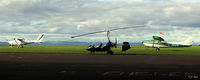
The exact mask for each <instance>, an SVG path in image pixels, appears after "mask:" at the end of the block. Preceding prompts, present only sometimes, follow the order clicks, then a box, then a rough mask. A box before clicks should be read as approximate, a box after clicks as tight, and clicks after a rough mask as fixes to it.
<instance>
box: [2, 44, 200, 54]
mask: <svg viewBox="0 0 200 80" xmlns="http://www.w3.org/2000/svg"><path fill="white" fill-rule="evenodd" d="M86 48H87V46H25V47H24V48H16V47H14V48H10V47H9V46H0V53H1V52H6V53H7V52H15V53H18V52H19V53H52V54H53V53H63V54H90V51H87V50H86ZM112 50H113V51H114V54H135V55H137V54H141V55H143V54H151V55H152V54H166V55H169V54H175V55H200V46H192V47H183V48H161V51H156V49H155V48H148V50H146V48H145V47H143V46H131V49H130V50H128V51H126V52H122V51H121V46H118V47H117V48H112ZM96 54H106V52H96Z"/></svg>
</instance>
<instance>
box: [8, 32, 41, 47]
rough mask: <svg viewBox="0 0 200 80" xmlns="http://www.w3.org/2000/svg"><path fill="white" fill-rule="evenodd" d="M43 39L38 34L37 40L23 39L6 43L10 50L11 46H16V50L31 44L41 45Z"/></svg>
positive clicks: (15, 39)
mask: <svg viewBox="0 0 200 80" xmlns="http://www.w3.org/2000/svg"><path fill="white" fill-rule="evenodd" d="M43 38H44V34H40V35H39V36H38V38H37V40H26V39H24V38H14V39H13V40H11V41H8V44H9V46H10V47H11V48H12V47H13V46H17V48H20V47H21V48H23V45H27V44H33V43H36V44H37V43H42V40H43Z"/></svg>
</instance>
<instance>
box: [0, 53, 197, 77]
mask: <svg viewBox="0 0 200 80" xmlns="http://www.w3.org/2000/svg"><path fill="white" fill-rule="evenodd" d="M0 79H1V80H80V79H85V80H199V79H200V55H86V54H46V53H43V54H40V53H0Z"/></svg>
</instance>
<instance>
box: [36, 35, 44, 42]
mask: <svg viewBox="0 0 200 80" xmlns="http://www.w3.org/2000/svg"><path fill="white" fill-rule="evenodd" d="M43 38H44V34H40V35H39V36H38V38H37V40H38V41H40V42H41V41H42V40H43Z"/></svg>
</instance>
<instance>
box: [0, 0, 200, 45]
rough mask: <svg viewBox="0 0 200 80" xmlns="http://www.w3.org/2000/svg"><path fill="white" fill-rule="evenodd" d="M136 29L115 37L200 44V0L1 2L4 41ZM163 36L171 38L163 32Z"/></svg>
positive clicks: (91, 38)
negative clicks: (40, 36) (189, 39)
mask: <svg viewBox="0 0 200 80" xmlns="http://www.w3.org/2000/svg"><path fill="white" fill-rule="evenodd" d="M135 25H147V26H146V27H144V28H135V29H126V30H119V31H113V32H111V35H110V36H111V38H112V39H114V37H117V38H118V40H119V41H120V42H122V41H129V42H135V41H141V40H148V39H152V36H153V35H157V36H161V37H163V38H165V40H167V41H184V40H185V39H186V38H187V37H189V36H192V35H194V36H195V37H196V39H195V42H200V0H0V28H1V29H0V40H1V41H6V40H9V39H11V38H14V37H24V38H26V39H36V38H37V36H38V35H39V34H40V33H44V34H45V38H44V40H45V41H91V42H93V41H102V42H106V41H107V39H106V37H105V36H106V34H105V33H102V34H95V35H88V36H85V37H78V38H75V39H71V38H70V36H73V35H79V34H84V33H88V32H94V31H101V30H109V29H114V28H121V27H130V26H135ZM159 32H163V33H164V34H165V35H166V36H167V37H164V36H162V35H160V34H159Z"/></svg>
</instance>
